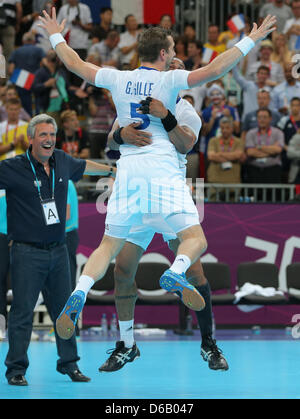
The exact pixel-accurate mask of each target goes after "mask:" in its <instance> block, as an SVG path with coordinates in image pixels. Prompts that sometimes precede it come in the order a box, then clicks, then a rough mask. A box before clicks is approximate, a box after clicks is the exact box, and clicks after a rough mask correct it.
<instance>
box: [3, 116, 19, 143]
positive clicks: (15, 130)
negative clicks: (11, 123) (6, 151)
mask: <svg viewBox="0 0 300 419" xmlns="http://www.w3.org/2000/svg"><path fill="white" fill-rule="evenodd" d="M18 125H19V121H18V122H17V125H16V127H15V128H14V137H13V142H14V141H15V139H16V136H17V131H18ZM5 144H8V121H7V125H6V132H5Z"/></svg>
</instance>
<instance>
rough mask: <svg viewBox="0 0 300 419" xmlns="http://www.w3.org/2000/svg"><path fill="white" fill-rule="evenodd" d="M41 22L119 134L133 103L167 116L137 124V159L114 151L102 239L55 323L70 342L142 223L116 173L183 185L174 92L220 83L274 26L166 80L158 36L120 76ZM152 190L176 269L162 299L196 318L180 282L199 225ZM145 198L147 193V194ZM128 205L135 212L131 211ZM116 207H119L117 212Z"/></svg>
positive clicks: (169, 46) (145, 42) (196, 246)
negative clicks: (174, 135) (99, 93)
mask: <svg viewBox="0 0 300 419" xmlns="http://www.w3.org/2000/svg"><path fill="white" fill-rule="evenodd" d="M43 14H44V17H40V21H41V23H40V25H41V27H43V28H44V29H45V30H46V31H47V32H48V34H49V39H50V42H51V45H52V47H53V48H54V49H55V51H56V53H57V55H58V57H59V58H60V60H61V61H62V62H63V63H64V64H65V66H66V67H67V69H68V70H69V71H71V72H73V73H75V74H77V75H78V76H80V77H82V78H83V79H84V80H86V81H87V82H89V83H91V84H94V85H95V86H98V87H103V88H107V89H109V90H110V91H111V94H112V98H113V100H114V103H115V106H116V109H117V116H118V119H119V123H120V126H121V127H123V126H125V125H128V124H130V123H131V122H136V121H138V120H139V119H140V114H139V113H138V109H139V108H140V102H141V101H142V100H145V99H146V98H147V97H149V96H151V97H153V98H155V99H158V100H160V101H161V102H162V103H163V104H164V106H165V107H166V108H167V109H168V110H169V113H168V116H167V118H164V119H163V120H159V119H158V118H155V117H152V116H151V115H142V117H143V124H142V126H141V127H140V128H141V129H145V128H147V130H148V131H149V132H151V134H152V143H151V144H150V145H149V146H147V147H143V150H142V151H141V150H140V148H139V147H136V146H131V145H126V144H124V145H122V146H121V147H120V152H121V155H122V156H121V158H120V160H119V162H118V169H119V170H118V173H119V178H118V176H117V179H116V182H115V186H114V191H113V195H112V201H111V200H110V202H109V205H108V212H107V217H106V230H105V234H104V236H103V239H102V241H101V244H100V246H99V247H98V248H97V249H96V250H95V251H94V252H93V253H92V255H91V256H90V258H89V260H88V262H87V263H86V265H85V268H84V271H83V273H82V275H81V277H80V278H79V283H78V284H77V287H76V288H75V290H74V292H73V294H72V295H71V296H70V298H69V299H68V301H67V303H66V305H65V307H64V308H63V310H62V312H61V314H60V316H59V317H58V319H57V321H56V329H57V333H58V334H59V336H60V337H61V338H63V339H69V338H70V337H71V336H72V335H73V333H74V330H75V324H76V322H77V320H78V317H79V314H80V312H81V311H82V309H83V306H84V303H85V299H86V295H87V293H88V291H89V290H90V288H91V287H92V286H93V284H94V283H95V281H98V280H100V279H101V278H103V276H104V275H105V273H106V271H107V269H108V266H109V264H110V262H111V260H112V259H113V258H115V257H116V256H117V255H118V254H119V252H120V251H121V249H122V247H123V246H124V244H125V241H126V238H127V236H128V233H129V231H130V229H131V227H132V226H134V225H138V224H140V222H141V220H142V216H143V215H144V213H143V211H144V210H145V207H144V206H143V205H144V204H143V202H140V204H141V205H140V208H139V210H138V211H135V210H134V211H133V210H132V208H133V207H136V205H135V204H136V202H135V200H134V197H132V196H130V194H128V193H127V192H130V190H129V188H126V190H125V191H123V190H120V189H118V185H119V183H120V173H122V172H125V173H126V174H127V176H128V183H131V181H133V182H134V181H135V179H136V181H137V183H139V182H141V180H143V181H146V186H147V185H148V186H150V185H151V182H152V180H153V179H152V177H153V176H152V174H154V176H155V182H156V179H158V178H162V179H164V181H163V182H166V179H167V181H168V179H169V180H170V182H171V184H172V181H173V180H174V179H175V178H176V179H178V182H179V185H180V184H181V185H182V187H183V185H184V184H185V181H184V179H183V176H182V172H181V170H180V167H179V161H178V157H177V151H176V149H175V147H174V145H173V144H172V143H171V142H170V141H169V138H168V134H167V133H168V132H169V131H171V130H172V129H175V128H176V125H177V122H175V121H174V120H175V117H174V115H173V114H174V112H175V106H176V99H177V95H178V93H179V91H180V90H184V89H187V88H190V87H194V86H196V85H200V84H202V83H207V82H208V81H212V80H215V79H218V78H220V77H223V76H224V75H225V74H226V73H227V72H228V71H230V70H231V69H232V68H233V67H234V66H235V65H236V64H237V63H238V62H239V61H240V60H241V59H242V58H243V57H244V56H245V55H247V54H248V52H249V51H250V50H251V49H252V48H253V47H254V46H255V44H256V43H257V42H259V41H261V40H262V39H264V38H265V37H267V36H268V35H269V34H270V33H271V32H273V31H274V30H275V29H276V27H275V26H274V25H275V23H276V18H275V17H274V16H267V17H266V19H265V20H264V21H263V23H262V25H261V26H260V27H259V28H258V27H257V25H256V24H255V23H254V25H253V30H252V32H251V33H250V35H249V36H248V37H245V38H244V39H243V40H242V41H240V42H238V43H237V44H236V45H235V46H234V47H233V48H231V49H230V50H228V51H226V52H224V53H223V54H221V55H219V56H218V57H217V58H216V59H215V60H214V61H212V62H211V63H210V64H209V65H207V66H206V67H203V68H200V69H197V70H194V71H191V72H188V71H185V70H174V71H171V72H165V70H166V69H167V68H168V66H169V65H170V63H171V61H172V59H173V57H174V55H175V52H174V40H173V38H172V36H171V35H169V33H168V32H166V31H165V30H163V29H162V28H158V27H157V28H149V29H147V30H146V31H144V32H143V33H142V34H141V36H140V38H139V41H138V53H139V57H140V60H141V67H140V68H139V69H137V70H134V71H119V70H114V69H109V68H99V67H97V66H95V65H93V64H91V63H86V62H84V61H83V60H81V59H80V57H79V56H78V54H77V53H76V52H75V51H74V50H72V48H70V47H69V46H68V45H67V43H66V42H65V40H64V38H63V36H62V35H61V32H62V31H63V29H64V25H65V21H63V22H62V23H58V22H57V20H56V12H55V8H53V9H52V16H51V17H50V16H49V15H48V14H47V12H46V11H43ZM123 174H124V173H123ZM133 177H134V178H133ZM144 186H145V185H144ZM155 186H157V184H156V185H155ZM158 186H159V183H158ZM154 189H155V193H152V188H149V189H148V191H147V192H145V193H147V200H146V203H147V205H148V208H149V206H151V208H152V204H153V205H154V206H155V205H157V206H158V207H159V208H160V210H159V211H160V215H161V216H162V217H163V218H164V220H165V221H166V222H167V224H168V225H169V226H170V227H171V229H172V230H173V231H175V233H176V235H177V237H178V239H179V240H180V245H179V247H178V251H177V256H176V258H175V261H174V263H173V264H172V266H171V267H170V269H169V270H167V271H166V272H165V273H164V274H163V275H162V277H161V279H160V285H161V286H162V287H163V288H164V289H166V290H167V291H170V292H176V293H178V294H179V295H180V298H181V299H182V301H183V303H184V304H185V305H187V306H188V307H189V308H192V309H194V310H201V309H203V308H204V306H205V303H204V299H203V298H202V296H201V295H200V293H199V292H198V291H197V290H196V288H195V287H193V286H192V285H190V284H189V283H188V282H187V281H186V278H185V272H186V271H187V270H188V269H189V267H190V266H191V264H193V263H194V262H195V261H196V260H198V259H199V257H200V255H201V254H202V253H203V252H204V250H205V249H206V246H207V243H206V239H205V236H204V234H203V231H202V228H201V226H200V224H199V219H197V220H196V218H195V217H194V216H195V212H194V211H193V212H190V211H191V208H192V204H193V202H192V200H191V197H190V198H189V200H188V201H187V205H186V203H185V202H184V209H183V208H180V211H179V212H178V211H176V209H175V208H174V206H173V205H172V204H173V203H174V201H173V202H170V200H165V197H164V196H162V195H161V194H160V193H159V192H158V193H157V190H159V188H154ZM149 191H151V192H150V193H148V192H149ZM117 192H118V194H117ZM176 192H177V191H175V193H176ZM114 194H115V195H116V194H117V196H114ZM145 196H146V195H145ZM182 196H183V195H182V194H181V197H180V198H179V200H181V202H182ZM115 198H116V199H115ZM132 198H133V199H132ZM184 199H188V195H187V194H185V195H184ZM140 201H142V200H140ZM114 202H117V204H118V205H119V204H120V203H121V207H120V206H119V207H118V210H116V207H115V206H114V208H111V207H112V205H113V203H114ZM132 203H133V204H134V205H133V206H132V207H131V204H132ZM170 204H171V205H170ZM122 205H124V206H123V207H122ZM161 206H162V209H161ZM142 207H143V208H142ZM150 216H151V214H150Z"/></svg>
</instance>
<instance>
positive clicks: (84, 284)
mask: <svg viewBox="0 0 300 419" xmlns="http://www.w3.org/2000/svg"><path fill="white" fill-rule="evenodd" d="M94 284H95V281H94V280H93V278H91V277H90V276H88V275H81V276H80V278H79V281H78V283H77V285H76V288H75V290H74V291H73V292H72V294H74V292H75V291H83V292H84V295H85V299H86V297H87V294H88V292H89V290H90V289H91V288H92V286H93V285H94Z"/></svg>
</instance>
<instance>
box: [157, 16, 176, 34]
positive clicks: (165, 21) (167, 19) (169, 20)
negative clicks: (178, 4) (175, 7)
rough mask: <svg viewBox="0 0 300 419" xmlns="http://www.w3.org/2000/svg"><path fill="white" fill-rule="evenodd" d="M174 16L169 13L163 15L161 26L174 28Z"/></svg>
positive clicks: (168, 28)
mask: <svg viewBox="0 0 300 419" xmlns="http://www.w3.org/2000/svg"><path fill="white" fill-rule="evenodd" d="M172 25H173V23H172V17H171V16H170V15H168V14H166V15H162V16H161V18H160V21H159V26H161V27H162V28H164V29H167V30H168V31H169V30H172Z"/></svg>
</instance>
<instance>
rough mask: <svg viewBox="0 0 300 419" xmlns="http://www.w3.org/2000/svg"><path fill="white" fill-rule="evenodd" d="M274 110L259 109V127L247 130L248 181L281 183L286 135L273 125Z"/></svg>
mask: <svg viewBox="0 0 300 419" xmlns="http://www.w3.org/2000/svg"><path fill="white" fill-rule="evenodd" d="M271 121H272V112H271V111H270V110H269V109H259V110H258V111H257V122H258V128H254V129H252V130H250V131H248V132H247V135H246V153H247V156H248V164H247V182H248V183H281V165H282V163H281V152H282V149H283V148H284V136H283V133H282V131H281V130H280V129H278V128H274V127H272V126H271Z"/></svg>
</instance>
